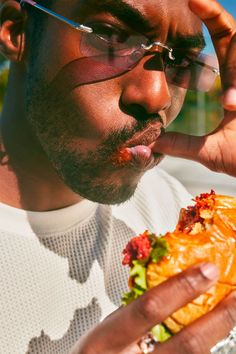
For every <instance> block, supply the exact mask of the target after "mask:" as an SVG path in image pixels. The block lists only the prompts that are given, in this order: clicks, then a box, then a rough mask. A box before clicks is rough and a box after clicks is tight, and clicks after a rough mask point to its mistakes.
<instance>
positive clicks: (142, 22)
mask: <svg viewBox="0 0 236 354" xmlns="http://www.w3.org/2000/svg"><path fill="white" fill-rule="evenodd" d="M85 4H86V7H89V8H91V9H92V12H95V11H96V13H97V12H103V11H104V12H109V13H110V14H111V15H113V16H114V17H116V18H117V19H119V20H121V21H122V22H124V23H125V24H126V25H127V26H128V27H130V28H132V29H134V30H135V31H137V32H151V31H152V30H153V27H152V26H151V25H150V23H149V22H148V21H147V19H145V17H144V16H143V15H142V14H141V12H140V11H139V10H138V9H136V8H134V7H133V6H131V5H129V4H127V3H126V2H125V1H124V0H99V1H96V0H95V1H94V0H86V1H85Z"/></svg>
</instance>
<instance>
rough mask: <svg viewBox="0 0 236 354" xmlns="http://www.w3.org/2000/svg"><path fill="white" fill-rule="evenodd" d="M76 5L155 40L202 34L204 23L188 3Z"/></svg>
mask: <svg viewBox="0 0 236 354" xmlns="http://www.w3.org/2000/svg"><path fill="white" fill-rule="evenodd" d="M76 3H77V5H78V8H79V11H81V12H82V13H83V14H85V13H86V14H90V13H96V12H108V13H111V14H112V15H114V16H115V17H118V18H119V19H122V20H124V21H125V22H126V23H127V24H129V25H130V27H135V28H134V29H135V30H138V31H142V32H145V33H153V34H154V35H155V36H159V35H161V36H163V34H164V33H166V37H167V36H171V37H172V36H173V37H175V36H176V35H177V34H183V35H194V34H196V33H199V32H201V21H200V20H198V19H197V17H196V16H195V15H194V14H193V13H192V12H191V11H190V9H189V8H188V0H175V1H173V0H80V1H79V2H78V0H77V1H76ZM183 18H184V21H183ZM167 33H168V34H167ZM160 39H162V40H163V39H166V40H167V38H160Z"/></svg>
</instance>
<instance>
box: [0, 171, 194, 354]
mask: <svg viewBox="0 0 236 354" xmlns="http://www.w3.org/2000/svg"><path fill="white" fill-rule="evenodd" d="M190 200H191V196H190V195H189V194H188V193H187V192H186V191H185V189H184V188H183V187H182V186H181V185H180V184H179V182H177V181H176V180H175V179H174V178H172V177H170V176H169V175H167V174H166V173H165V172H163V171H162V170H160V169H158V168H156V169H153V170H152V171H150V172H148V173H147V174H146V175H145V176H144V177H143V179H142V181H141V183H140V184H139V186H138V188H137V190H136V193H135V195H134V197H132V198H131V200H129V201H128V202H126V203H124V204H122V205H120V206H112V207H111V206H108V205H100V204H96V203H92V202H90V201H88V200H83V201H82V202H81V203H78V204H77V205H73V206H71V207H68V208H65V209H61V210H57V211H50V212H28V211H24V210H19V209H15V208H12V207H9V206H6V205H3V204H0V218H1V227H0V250H1V252H0V267H1V271H0V284H1V292H0V313H1V321H0V348H1V349H0V353H4V354H25V353H27V354H31V353H40V354H41V353H44V354H68V353H69V352H70V349H71V348H72V347H73V345H74V344H75V342H76V341H77V340H78V339H79V338H80V336H81V335H82V334H83V333H85V332H86V331H87V330H88V329H89V328H91V327H92V326H94V325H95V324H96V323H98V322H99V321H101V320H102V319H104V318H105V317H106V316H107V315H108V314H110V313H111V312H112V311H114V310H115V309H116V308H117V307H119V306H120V298H121V294H122V293H124V292H125V291H127V277H128V274H127V271H128V270H127V269H125V267H122V266H121V261H122V250H123V248H124V247H125V245H126V243H127V242H128V240H129V239H130V238H131V237H133V236H134V235H136V234H139V233H142V232H143V231H144V230H146V229H148V230H150V231H152V232H155V233H157V234H160V233H164V232H166V231H167V230H171V229H174V226H175V224H176V222H177V219H178V213H179V209H180V207H182V206H186V205H187V204H189V202H190Z"/></svg>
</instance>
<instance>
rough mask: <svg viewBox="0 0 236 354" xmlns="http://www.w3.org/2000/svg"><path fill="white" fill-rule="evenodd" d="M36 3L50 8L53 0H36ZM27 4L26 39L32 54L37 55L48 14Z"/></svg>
mask: <svg viewBox="0 0 236 354" xmlns="http://www.w3.org/2000/svg"><path fill="white" fill-rule="evenodd" d="M37 3H38V4H40V5H43V6H45V7H47V8H51V7H52V4H53V0H38V1H37ZM26 6H27V13H28V23H29V28H28V36H27V37H28V39H29V43H30V48H31V49H30V50H31V52H33V53H34V54H33V55H34V56H37V50H38V48H39V45H40V42H41V39H42V37H43V34H44V33H45V26H46V23H47V20H48V15H47V14H45V13H44V12H43V11H39V10H38V9H36V8H34V7H33V6H31V5H26Z"/></svg>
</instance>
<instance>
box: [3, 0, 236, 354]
mask: <svg viewBox="0 0 236 354" xmlns="http://www.w3.org/2000/svg"><path fill="white" fill-rule="evenodd" d="M40 5H43V8H42V7H40ZM40 5H37V4H36V3H35V2H34V1H32V0H27V1H23V2H21V3H19V2H17V1H15V0H5V1H4V2H3V3H2V8H1V31H0V48H1V52H2V54H4V55H5V56H6V57H7V58H8V59H9V60H11V66H10V75H9V82H8V87H7V91H6V96H5V100H4V107H3V112H2V118H1V166H0V174H1V179H0V180H1V182H0V201H1V205H0V213H1V238H0V242H1V257H0V261H1V285H2V286H1V297H0V301H1V330H0V343H1V352H3V353H11V354H13V353H17V354H19V353H22V354H23V353H47V354H49V353H60V354H62V353H63V354H64V353H69V352H71V353H73V354H81V353H83V354H92V353H104V354H106V353H127V354H131V353H141V352H142V349H141V346H140V340H141V338H142V337H143V336H144V335H145V334H146V333H147V332H148V331H149V329H150V328H151V327H153V326H154V325H155V324H157V323H160V322H162V320H163V319H165V318H166V317H168V315H169V314H171V313H173V312H174V311H175V310H176V309H177V308H179V307H181V306H183V305H184V304H186V303H188V302H189V301H191V300H192V299H193V298H195V297H197V296H198V295H200V294H201V293H203V292H205V291H206V289H208V288H209V287H211V286H212V284H213V283H214V282H215V281H216V280H217V276H218V272H217V269H215V267H214V266H213V265H210V264H208V263H207V264H200V265H198V266H195V267H193V268H191V269H188V270H186V271H185V272H183V273H182V274H179V275H178V276H177V277H174V278H172V279H171V280H169V281H167V282H166V283H163V284H162V285H160V286H158V287H157V288H155V289H152V290H151V291H150V292H148V293H146V294H145V295H144V296H142V297H141V298H140V299H138V300H137V301H135V302H133V303H132V304H130V305H128V306H127V307H125V308H122V309H119V310H117V311H115V310H116V309H117V308H118V307H119V304H120V296H121V294H122V292H124V291H125V290H126V280H127V273H126V271H125V270H122V269H121V265H120V264H121V252H122V249H123V248H124V246H125V244H126V243H127V241H128V240H129V238H130V237H131V236H133V235H134V234H136V233H140V232H143V231H144V229H146V228H148V229H150V230H152V231H154V232H156V233H162V232H165V231H166V230H168V229H171V228H173V227H174V225H175V222H176V219H177V215H178V211H179V208H180V207H181V206H182V205H183V204H186V203H187V202H188V201H189V195H188V194H187V192H185V191H184V189H183V187H182V186H181V185H180V184H179V183H178V182H177V181H175V180H174V179H173V178H172V177H170V176H168V175H167V174H165V173H164V172H163V171H161V170H159V169H158V168H153V167H154V166H155V165H157V164H158V162H159V161H160V160H161V155H160V154H165V153H167V154H170V155H174V156H184V157H187V158H191V159H195V160H197V161H199V162H201V163H203V164H205V165H206V166H208V167H209V168H212V169H214V170H216V171H223V172H225V173H228V174H231V175H233V176H236V172H235V171H236V156H235V152H234V151H235V132H236V123H235V118H236V113H235V112H236V67H235V62H236V37H235V35H234V33H235V31H236V25H235V21H234V19H233V18H232V17H231V16H230V15H229V14H228V13H226V11H224V10H223V9H222V7H221V6H220V5H219V4H218V3H217V2H216V1H215V0H208V1H206V0H190V1H189V2H188V1H187V0H176V1H174V2H173V1H171V0H162V1H160V0H145V1H144V0H143V1H142V0H141V1H133V0H86V1H84V0H75V1H74V0H70V1H68V0H61V1H56V0H52V1H41V2H40ZM47 9H50V10H53V11H54V12H53V13H51V15H53V16H50V13H48V10H47ZM45 11H46V14H45ZM57 14H59V15H61V16H63V17H60V16H58V15H57ZM53 17H57V18H53ZM58 17H59V18H58ZM198 17H200V19H199V18H198ZM68 19H69V20H70V21H73V22H70V21H68ZM201 20H203V21H204V22H205V23H206V25H207V27H208V28H209V31H210V33H211V35H212V39H213V42H214V45H215V48H216V52H217V55H218V59H219V63H220V68H221V73H222V82H223V86H224V96H223V99H222V103H223V106H224V108H225V118H224V120H223V121H222V123H221V124H220V126H219V128H218V129H217V130H216V131H215V132H213V133H212V134H210V135H208V136H207V137H203V138H196V137H188V136H182V135H176V134H167V133H166V134H165V133H164V128H165V127H166V126H167V125H168V124H170V122H171V121H172V120H173V119H175V117H176V116H177V114H178V112H179V110H180V109H181V105H182V103H183V100H184V97H185V94H186V89H188V88H191V89H199V88H201V89H206V87H205V81H206V80H201V74H202V71H199V73H200V74H199V73H198V71H196V73H195V74H196V75H195V76H194V75H192V72H191V70H192V69H190V71H189V66H190V67H191V63H192V61H194V62H195V64H196V65H197V64H199V63H198V61H199V60H200V59H199V58H200V56H199V53H200V51H201V49H202V48H203V46H204V40H203V37H202V32H201V26H202V23H201ZM75 23H76V24H75ZM79 24H80V26H79ZM81 25H82V26H81ZM75 27H76V28H75ZM173 48H174V49H173ZM176 48H177V49H176ZM186 63H187V64H186ZM207 63H208V66H206V65H205V64H207ZM195 64H194V65H195ZM202 64H204V65H202ZM194 65H193V66H194ZM186 66H187V69H186ZM197 67H202V68H208V69H209V71H208V73H211V76H212V75H213V76H214V75H216V74H217V68H215V67H214V66H212V65H210V66H209V62H207V61H206V62H204V63H203V62H201V61H200V64H199V65H198V66H197ZM197 70H200V69H197ZM203 70H204V69H203ZM197 74H199V75H197ZM207 84H209V82H208V83H207ZM201 85H203V86H201ZM151 168H153V169H152V170H151ZM148 170H150V171H148ZM147 171H148V172H147ZM145 172H147V173H146V174H145V175H144V173H145ZM143 175H144V176H143ZM141 177H142V180H141V182H140V179H141ZM139 182H140V183H139ZM137 185H138V187H137ZM133 195H134V196H133ZM132 196H133V197H132ZM126 200H127V202H125V201H126ZM123 202H125V203H124V204H121V205H115V204H120V203H123ZM112 204H114V205H115V206H109V205H112ZM235 298H236V297H235V294H234V293H232V294H231V295H230V296H229V297H228V298H227V299H225V300H224V301H223V302H222V303H221V304H220V305H219V306H218V307H217V308H216V309H215V310H214V311H212V312H211V313H209V314H207V315H206V316H204V317H202V318H200V319H199V320H198V321H196V322H195V323H193V324H192V325H190V326H189V327H187V328H186V329H184V330H183V331H182V332H181V333H179V334H178V335H176V336H174V337H173V338H171V339H170V340H169V341H167V342H166V343H164V344H157V345H156V347H155V348H153V347H151V346H150V347H148V348H146V349H143V352H149V351H150V352H151V351H153V352H154V353H159V354H164V353H176V354H179V353H201V354H205V353H208V352H209V351H210V349H211V348H212V347H213V346H214V345H215V344H216V343H217V342H218V341H220V340H221V339H223V338H224V337H226V336H227V334H228V333H229V331H230V330H231V329H232V328H233V327H234V326H235V324H236V301H235ZM114 311H115V312H114ZM112 312H114V313H112ZM111 313H112V314H111ZM109 314H111V315H110V316H109V317H107V316H108V315H109ZM105 317H107V318H106V319H105V320H104V321H101V320H102V319H104V318H105ZM99 322H100V324H99ZM72 348H73V349H72Z"/></svg>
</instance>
